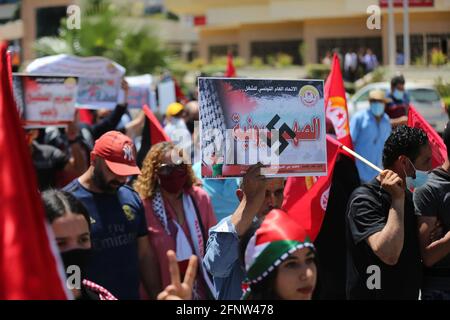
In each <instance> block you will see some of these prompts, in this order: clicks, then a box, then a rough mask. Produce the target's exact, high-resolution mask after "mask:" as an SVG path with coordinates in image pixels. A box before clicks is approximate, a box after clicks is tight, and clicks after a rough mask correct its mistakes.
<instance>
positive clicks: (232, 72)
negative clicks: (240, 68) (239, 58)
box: [225, 52, 236, 78]
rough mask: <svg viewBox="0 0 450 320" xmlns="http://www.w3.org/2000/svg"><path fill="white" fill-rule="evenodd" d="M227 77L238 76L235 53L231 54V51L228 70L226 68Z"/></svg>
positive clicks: (228, 58)
mask: <svg viewBox="0 0 450 320" xmlns="http://www.w3.org/2000/svg"><path fill="white" fill-rule="evenodd" d="M225 77H228V78H232V77H236V69H235V68H234V64H233V55H232V54H231V52H230V53H228V57H227V70H225Z"/></svg>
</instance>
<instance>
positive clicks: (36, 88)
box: [13, 74, 78, 128]
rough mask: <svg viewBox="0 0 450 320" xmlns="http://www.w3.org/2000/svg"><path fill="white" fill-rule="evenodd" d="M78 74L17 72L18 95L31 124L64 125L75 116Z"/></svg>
mask: <svg viewBox="0 0 450 320" xmlns="http://www.w3.org/2000/svg"><path fill="white" fill-rule="evenodd" d="M77 81H78V79H77V78H75V77H56V76H51V77H50V76H30V75H23V74H14V75H13V83H14V97H15V99H16V103H17V106H18V108H19V112H20V115H21V117H22V119H23V121H24V126H25V127H27V128H31V127H33V128H40V127H46V126H49V125H54V126H64V125H66V124H67V123H69V122H72V121H73V119H74V113H75V101H76V97H77Z"/></svg>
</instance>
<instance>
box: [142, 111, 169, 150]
mask: <svg viewBox="0 0 450 320" xmlns="http://www.w3.org/2000/svg"><path fill="white" fill-rule="evenodd" d="M142 110H144V113H145V115H146V117H147V118H148V120H149V129H150V145H151V146H153V145H155V144H157V143H159V142H163V141H170V138H169V137H168V136H167V134H166V132H165V131H164V129H163V127H162V126H161V124H160V123H159V121H158V119H157V118H156V116H155V115H154V114H153V112H152V110H150V108H149V106H148V105H144V106H143V107H142Z"/></svg>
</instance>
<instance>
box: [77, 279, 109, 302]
mask: <svg viewBox="0 0 450 320" xmlns="http://www.w3.org/2000/svg"><path fill="white" fill-rule="evenodd" d="M83 285H84V286H85V287H86V288H88V289H89V290H91V291H93V292H95V293H96V294H98V296H99V298H100V300H117V298H116V297H115V296H113V295H112V293H111V292H109V291H108V290H106V289H105V288H103V287H102V286H99V285H98V284H96V283H94V282H92V281H89V280H86V279H84V280H83Z"/></svg>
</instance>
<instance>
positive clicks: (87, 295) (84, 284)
mask: <svg viewBox="0 0 450 320" xmlns="http://www.w3.org/2000/svg"><path fill="white" fill-rule="evenodd" d="M42 199H43V203H44V208H45V212H46V215H47V219H48V221H49V222H50V224H51V227H52V229H53V233H54V235H55V238H56V242H57V244H58V247H59V250H60V252H61V258H62V261H63V263H64V267H65V271H67V268H68V267H69V266H72V265H75V266H78V267H79V268H80V271H81V278H82V279H83V270H84V267H85V265H86V262H87V260H88V259H89V255H90V253H91V238H90V232H89V230H90V217H89V213H88V212H87V210H86V208H85V207H84V205H83V204H82V203H81V202H80V201H79V200H77V199H76V198H75V197H74V196H73V195H72V194H70V193H68V192H64V191H58V190H47V191H45V192H44V193H43V194H42ZM71 290H72V293H73V295H74V297H75V299H79V300H117V299H116V298H115V297H114V296H113V295H112V294H111V293H110V292H109V291H108V290H106V289H105V288H103V287H101V286H99V285H97V284H95V283H93V282H92V281H89V280H87V279H83V280H82V281H81V283H80V287H79V288H74V289H71Z"/></svg>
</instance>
